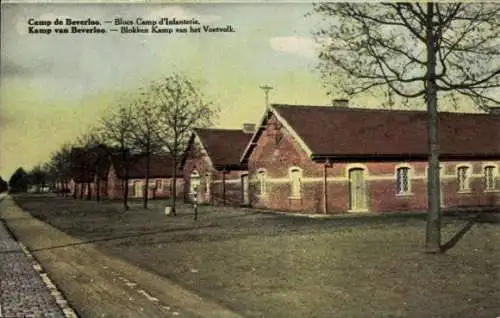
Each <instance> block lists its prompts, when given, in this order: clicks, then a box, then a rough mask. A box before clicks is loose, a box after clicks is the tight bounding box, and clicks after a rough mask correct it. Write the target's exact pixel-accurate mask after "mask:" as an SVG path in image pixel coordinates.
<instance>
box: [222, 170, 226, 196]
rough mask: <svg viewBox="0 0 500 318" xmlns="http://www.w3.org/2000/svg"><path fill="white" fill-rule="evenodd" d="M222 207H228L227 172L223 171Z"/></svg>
mask: <svg viewBox="0 0 500 318" xmlns="http://www.w3.org/2000/svg"><path fill="white" fill-rule="evenodd" d="M222 205H226V170H225V169H223V170H222Z"/></svg>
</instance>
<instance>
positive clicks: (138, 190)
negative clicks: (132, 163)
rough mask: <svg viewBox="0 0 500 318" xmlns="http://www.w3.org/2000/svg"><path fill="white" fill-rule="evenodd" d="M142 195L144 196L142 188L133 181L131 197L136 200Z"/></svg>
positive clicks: (140, 184)
mask: <svg viewBox="0 0 500 318" xmlns="http://www.w3.org/2000/svg"><path fill="white" fill-rule="evenodd" d="M143 195H144V189H143V187H142V183H141V182H137V181H135V182H134V193H133V196H134V197H136V198H140V197H142V196H143Z"/></svg>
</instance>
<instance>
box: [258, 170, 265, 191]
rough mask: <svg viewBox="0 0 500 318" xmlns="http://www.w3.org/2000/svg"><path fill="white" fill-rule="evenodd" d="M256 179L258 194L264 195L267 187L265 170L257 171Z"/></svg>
mask: <svg viewBox="0 0 500 318" xmlns="http://www.w3.org/2000/svg"><path fill="white" fill-rule="evenodd" d="M257 180H258V181H259V191H258V194H259V195H260V196H264V195H266V192H267V188H266V171H264V170H260V171H259V172H257Z"/></svg>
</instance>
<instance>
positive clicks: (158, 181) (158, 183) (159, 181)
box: [156, 180, 162, 190]
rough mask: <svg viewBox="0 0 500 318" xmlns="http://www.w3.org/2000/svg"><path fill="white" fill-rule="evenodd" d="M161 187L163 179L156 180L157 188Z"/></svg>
mask: <svg viewBox="0 0 500 318" xmlns="http://www.w3.org/2000/svg"><path fill="white" fill-rule="evenodd" d="M161 189H162V183H161V180H156V190H161Z"/></svg>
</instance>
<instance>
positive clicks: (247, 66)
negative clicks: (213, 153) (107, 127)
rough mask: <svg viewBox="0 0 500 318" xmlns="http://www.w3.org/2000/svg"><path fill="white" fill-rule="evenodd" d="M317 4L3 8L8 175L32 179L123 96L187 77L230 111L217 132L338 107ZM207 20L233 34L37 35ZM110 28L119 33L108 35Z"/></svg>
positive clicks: (2, 162)
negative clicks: (321, 57) (63, 21)
mask: <svg viewBox="0 0 500 318" xmlns="http://www.w3.org/2000/svg"><path fill="white" fill-rule="evenodd" d="M311 10H312V5H311V4H310V3H300V4H299V3H286V4H285V3H282V4H278V3H274V4H264V3H260V4H259V3H241V4H238V3H234V4H222V3H218V4H208V3H205V4H177V5H162V4H2V15H1V21H2V29H1V30H2V34H1V39H2V43H1V52H2V56H1V70H2V73H1V86H0V90H1V92H0V116H1V117H0V121H1V135H0V149H1V153H0V175H1V176H2V177H3V178H4V179H8V178H10V175H11V174H12V172H13V171H14V170H15V169H16V168H17V167H19V166H23V167H24V168H25V169H27V170H28V169H30V168H31V167H32V166H33V165H35V164H37V163H40V162H43V161H45V160H46V159H48V158H49V156H50V153H51V152H52V151H54V150H56V149H57V148H59V146H60V145H61V144H62V143H64V142H67V141H72V140H74V139H75V138H76V137H77V136H79V135H81V134H82V133H84V132H85V131H86V129H87V127H88V126H89V125H90V124H92V123H94V122H95V121H96V120H98V118H99V117H101V116H102V114H103V112H104V109H106V108H107V107H112V106H113V105H116V104H117V101H118V100H119V98H120V97H121V96H123V95H124V94H126V93H127V92H133V91H135V90H137V89H138V88H139V87H141V86H143V85H145V84H147V83H148V81H150V80H154V79H156V78H159V77H162V76H166V75H169V74H171V73H173V72H181V73H185V74H187V75H189V76H191V77H192V78H193V79H194V80H197V81H199V82H200V88H201V89H202V90H203V91H204V92H205V94H206V95H207V96H208V97H209V98H210V100H212V101H214V102H215V103H217V104H218V105H219V106H220V109H221V113H220V116H219V119H218V121H217V123H216V126H217V127H222V128H239V127H241V126H242V124H243V123H245V122H254V123H255V122H257V121H258V120H259V119H260V117H261V116H262V114H263V111H264V107H265V103H264V94H263V91H262V90H261V89H260V88H259V86H260V85H263V84H270V85H272V86H274V87H275V89H274V90H273V91H271V93H270V102H282V103H289V104H328V103H329V101H330V99H331V98H330V97H328V96H327V95H326V91H325V90H324V89H323V86H322V82H321V80H320V77H319V74H318V72H316V71H315V66H316V64H317V58H316V52H315V45H314V41H313V39H312V28H311V26H314V25H316V23H317V21H315V17H305V14H306V13H308V12H310V11H311ZM58 17H61V18H71V19H82V20H83V19H87V18H91V19H96V20H100V21H105V20H112V19H114V18H117V17H123V18H130V19H133V20H135V19H136V18H137V17H141V18H144V19H148V18H153V19H154V18H158V17H169V18H173V17H175V18H177V19H183V18H185V19H190V18H197V19H199V21H200V23H201V24H205V25H211V26H226V25H232V26H233V28H234V29H235V31H236V32H233V33H200V34H195V33H191V34H177V35H176V34H170V35H167V34H119V33H105V34H97V35H96V34H91V35H85V34H54V32H53V33H52V34H50V35H46V34H28V33H27V30H28V29H27V28H28V22H27V21H28V19H30V18H34V19H38V20H54V19H55V18H58ZM108 28H109V27H108Z"/></svg>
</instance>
